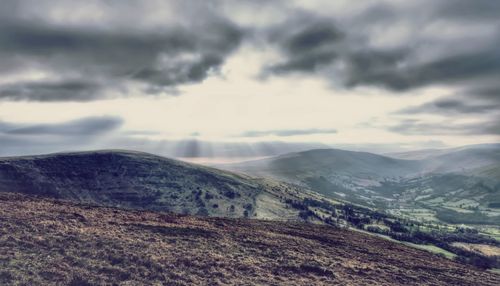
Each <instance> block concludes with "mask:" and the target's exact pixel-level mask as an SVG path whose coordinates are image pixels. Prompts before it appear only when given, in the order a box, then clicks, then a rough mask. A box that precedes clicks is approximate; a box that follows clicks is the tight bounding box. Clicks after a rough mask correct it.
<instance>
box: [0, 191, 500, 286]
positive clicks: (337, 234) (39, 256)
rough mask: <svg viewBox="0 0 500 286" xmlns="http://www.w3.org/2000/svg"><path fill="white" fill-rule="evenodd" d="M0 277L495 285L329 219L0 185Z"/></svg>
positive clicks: (21, 280) (492, 278) (3, 281)
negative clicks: (198, 212)
mask: <svg viewBox="0 0 500 286" xmlns="http://www.w3.org/2000/svg"><path fill="white" fill-rule="evenodd" d="M0 226H1V227H0V285H50V284H57V285H144V284H146V285H332V284H342V285H425V284H427V285H499V283H500V276H498V275H496V274H493V273H489V272H483V271H480V270H477V269H473V268H469V267H466V266H463V265H460V264H457V263H455V262H452V261H449V260H446V259H444V258H441V257H438V256H435V255H433V254H431V253H428V252H426V251H421V250H417V249H412V248H409V247H406V246H404V245H400V244H396V243H393V242H390V241H386V240H382V239H379V238H377V237H371V236H367V235H364V234H361V233H356V232H351V231H348V230H342V229H335V228H332V227H328V226H320V225H311V224H299V223H284V222H272V221H259V220H245V219H222V218H200V217H193V216H180V215H172V214H162V213H153V212H139V211H125V210H119V209H112V208H103V207H90V206H84V205H75V204H72V203H67V202H58V201H52V200H47V199H37V198H32V197H26V196H21V195H14V194H2V193H0Z"/></svg>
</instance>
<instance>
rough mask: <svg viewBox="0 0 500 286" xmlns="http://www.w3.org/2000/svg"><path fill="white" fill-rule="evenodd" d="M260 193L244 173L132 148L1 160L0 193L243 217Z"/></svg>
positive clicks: (258, 187) (250, 211)
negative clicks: (190, 162) (128, 149)
mask: <svg viewBox="0 0 500 286" xmlns="http://www.w3.org/2000/svg"><path fill="white" fill-rule="evenodd" d="M261 191H262V189H261V188H260V186H259V185H258V184H257V183H255V182H254V181H252V180H250V179H249V178H246V177H244V176H239V175H235V174H232V173H229V172H224V171H220V170H216V169H212V168H207V167H203V166H199V165H193V164H187V163H184V162H181V161H176V160H171V159H167V158H164V157H159V156H154V155H151V154H147V153H139V152H131V151H96V152H81V153H62V154H52V155H45V156H32V157H17V158H4V159H0V192H19V193H25V194H36V195H43V196H47V197H52V198H58V199H69V200H73V201H77V202H86V203H92V204H99V205H107V206H117V207H125V208H135V209H149V210H161V211H173V212H177V213H187V214H198V215H211V216H229V217H243V216H252V215H254V212H255V198H256V197H257V196H258V195H259V194H260V193H261Z"/></svg>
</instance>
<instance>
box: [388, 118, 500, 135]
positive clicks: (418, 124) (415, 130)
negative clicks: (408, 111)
mask: <svg viewBox="0 0 500 286" xmlns="http://www.w3.org/2000/svg"><path fill="white" fill-rule="evenodd" d="M499 122H500V121H485V122H479V123H462V124H457V123H454V122H446V121H444V122H441V123H427V122H423V121H420V120H416V119H407V120H402V121H401V122H399V123H398V124H396V125H393V126H390V127H388V128H387V130H389V131H391V132H395V133H399V134H404V135H457V136H458V135H500V123H499Z"/></svg>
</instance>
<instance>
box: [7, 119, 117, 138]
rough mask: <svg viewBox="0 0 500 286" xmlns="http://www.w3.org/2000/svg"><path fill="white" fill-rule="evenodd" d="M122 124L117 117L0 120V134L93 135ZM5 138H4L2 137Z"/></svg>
mask: <svg viewBox="0 0 500 286" xmlns="http://www.w3.org/2000/svg"><path fill="white" fill-rule="evenodd" d="M122 124H123V120H122V119H121V118H119V117H111V116H103V117H86V118H82V119H77V120H73V121H68V122H62V123H51V124H16V123H8V122H1V121H0V134H2V133H3V134H5V135H19V136H22V135H31V136H40V135H43V136H44V135H59V136H82V137H84V136H94V135H100V134H104V133H107V132H110V131H113V130H116V129H117V128H119V127H120V126H121V125H122ZM4 139H5V138H4Z"/></svg>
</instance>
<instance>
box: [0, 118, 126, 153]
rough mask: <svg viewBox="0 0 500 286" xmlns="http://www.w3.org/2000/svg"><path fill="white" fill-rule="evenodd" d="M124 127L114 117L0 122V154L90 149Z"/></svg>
mask: <svg viewBox="0 0 500 286" xmlns="http://www.w3.org/2000/svg"><path fill="white" fill-rule="evenodd" d="M122 125H123V119H121V118H120V117H113V116H100V117H99V116H97V117H84V118H80V119H76V120H70V121H65V122H59V123H44V124H32V123H14V122H6V121H0V145H1V146H2V148H0V149H1V150H0V155H4V156H5V155H19V154H41V153H50V152H59V151H63V150H78V149H89V148H92V146H94V145H95V144H96V142H97V141H98V139H99V140H100V139H102V138H105V137H106V136H110V135H112V134H114V135H116V131H118V130H119V128H120V127H121V126H122Z"/></svg>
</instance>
